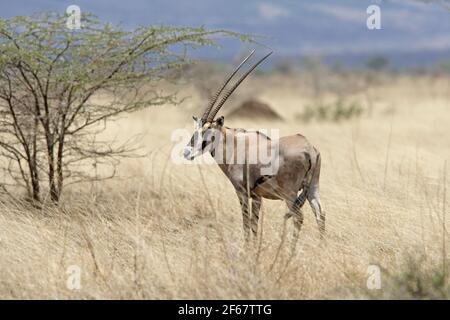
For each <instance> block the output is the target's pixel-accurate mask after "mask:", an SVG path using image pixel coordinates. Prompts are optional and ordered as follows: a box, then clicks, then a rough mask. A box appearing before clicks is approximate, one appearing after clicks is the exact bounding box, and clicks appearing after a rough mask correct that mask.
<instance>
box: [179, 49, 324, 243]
mask: <svg viewBox="0 0 450 320" xmlns="http://www.w3.org/2000/svg"><path fill="white" fill-rule="evenodd" d="M253 53H254V50H253V51H252V52H251V53H250V55H248V56H247V57H246V58H245V59H244V60H243V61H242V62H241V63H240V64H239V66H238V67H237V68H236V69H235V70H234V71H233V72H232V73H231V75H229V77H228V78H227V79H226V81H225V82H224V83H223V85H222V86H221V87H220V89H219V90H218V91H217V92H216V94H215V95H214V96H213V97H212V99H211V101H210V103H209V105H208V106H207V108H206V110H205V112H204V114H203V116H202V117H201V118H200V119H197V118H196V117H194V120H195V121H196V129H195V131H194V134H193V135H192V138H191V140H190V142H189V143H188V144H187V146H186V147H185V149H184V157H185V158H186V159H188V160H193V159H194V158H195V157H197V156H198V155H201V154H203V153H204V152H206V151H207V152H210V153H211V155H212V156H213V157H214V159H215V160H216V162H217V163H218V165H219V167H220V169H222V171H223V172H224V173H225V175H226V176H227V177H228V179H229V180H230V181H231V183H232V185H233V186H234V188H235V190H236V193H237V196H238V198H239V202H240V204H241V209H242V216H243V225H244V233H245V238H246V240H248V239H249V237H250V229H251V230H252V232H253V234H254V235H255V236H256V235H257V230H258V219H259V211H260V208H261V198H266V199H273V200H284V201H285V202H286V204H287V206H288V208H289V213H288V214H286V216H285V218H286V219H287V218H289V217H294V225H295V229H294V230H295V233H296V235H298V232H299V231H300V228H301V226H302V223H303V214H302V212H301V210H300V209H301V207H302V206H303V204H304V203H305V201H306V199H307V200H308V202H309V204H310V205H311V208H312V210H313V212H314V214H315V217H316V221H317V224H318V227H319V231H320V234H321V236H323V235H324V232H325V214H324V213H323V212H322V209H321V205H320V200H319V176H320V153H319V151H317V149H315V148H314V147H313V146H312V145H311V144H310V143H309V142H308V140H307V139H306V138H305V137H304V136H302V135H301V134H296V135H291V136H285V137H281V138H279V139H276V140H272V139H270V138H269V137H268V136H266V135H264V134H262V133H260V132H258V131H256V132H253V131H246V130H243V129H232V128H228V127H225V126H224V117H223V116H221V117H219V118H217V119H214V118H215V116H216V114H217V112H218V111H219V110H220V108H221V107H222V106H223V104H224V103H225V101H226V100H227V99H228V97H229V96H230V95H231V94H232V93H233V91H234V90H235V89H236V88H237V87H238V86H239V84H240V83H241V82H242V81H243V80H244V79H245V78H246V77H247V76H248V75H249V74H250V73H251V72H252V71H253V70H254V69H255V68H256V67H257V66H258V65H259V64H260V63H261V62H262V61H264V60H265V59H266V58H267V57H268V56H269V55H270V54H271V53H272V52H270V53H269V54H267V55H266V56H265V57H263V58H262V59H261V60H259V61H258V62H257V63H255V64H254V65H253V66H252V67H251V68H250V69H249V70H248V71H247V72H246V73H244V74H243V75H242V76H241V78H240V79H239V80H238V81H237V82H236V84H234V85H233V86H232V87H231V88H230V89H229V90H227V91H226V92H225V93H224V95H223V97H222V99H221V100H220V101H219V103H218V104H217V105H216V106H215V107H214V104H215V103H216V102H217V100H218V98H219V96H220V95H221V93H222V91H223V90H224V89H225V87H226V86H227V84H228V83H229V82H230V80H231V79H232V78H233V76H234V75H235V74H236V73H237V72H238V71H239V69H240V68H241V67H242V65H243V64H244V63H245V62H246V61H247V60H248V59H249V58H250V57H251V56H252V55H253ZM240 142H243V143H240ZM238 145H244V146H245V147H244V148H241V149H240V150H239V148H238ZM274 150H275V152H274ZM261 151H262V152H261ZM264 152H267V153H270V154H271V157H270V159H271V160H272V163H270V164H269V169H273V170H272V171H271V170H267V169H268V164H267V162H264V163H263V162H262V161H261V159H260V158H258V157H256V160H255V157H252V155H255V154H261V153H264ZM274 153H276V154H274ZM237 158H241V159H243V161H236V159H237ZM275 162H276V164H275ZM250 203H251V209H250ZM250 211H251V215H250Z"/></svg>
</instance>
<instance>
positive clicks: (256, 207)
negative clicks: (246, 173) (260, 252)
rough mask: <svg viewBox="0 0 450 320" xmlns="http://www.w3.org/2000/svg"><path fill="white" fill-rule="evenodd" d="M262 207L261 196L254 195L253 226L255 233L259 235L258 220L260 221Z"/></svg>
mask: <svg viewBox="0 0 450 320" xmlns="http://www.w3.org/2000/svg"><path fill="white" fill-rule="evenodd" d="M260 209H261V197H260V196H258V195H255V194H253V195H252V217H251V228H252V232H253V235H254V236H255V238H256V236H257V235H258V221H259V211H260Z"/></svg>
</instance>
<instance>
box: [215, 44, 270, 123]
mask: <svg viewBox="0 0 450 320" xmlns="http://www.w3.org/2000/svg"><path fill="white" fill-rule="evenodd" d="M272 53H273V52H272V51H271V52H269V53H268V54H266V55H265V56H264V57H263V58H262V59H261V60H259V61H258V62H257V63H255V64H254V65H253V67H251V68H250V70H248V71H247V72H246V73H244V74H243V75H242V77H241V78H240V79H239V80H238V82H236V83H235V85H234V86H233V87H232V88H231V89H230V90H228V91H227V92H226V93H225V95H224V96H223V98H222V100H220V102H219V104H217V105H216V107H215V108H214V109H213V110H212V111H211V112H210V113H209V115H208V118H207V120H208V121H212V120H213V119H214V117H215V116H216V114H217V112H219V110H220V108H221V107H222V106H223V104H224V103H225V101H227V99H228V98H229V97H230V95H231V94H232V93H233V92H234V90H236V88H237V87H238V86H239V85H240V84H241V82H242V81H244V79H245V78H247V76H248V75H249V74H250V73H251V72H252V71H253V70H254V69H255V68H256V67H257V66H259V64H260V63H261V62H263V61H264V60H266V58H267V57H269V56H270V55H271V54H272Z"/></svg>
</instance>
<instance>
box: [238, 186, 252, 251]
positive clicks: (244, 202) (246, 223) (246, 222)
mask: <svg viewBox="0 0 450 320" xmlns="http://www.w3.org/2000/svg"><path fill="white" fill-rule="evenodd" d="M236 192H237V195H238V198H239V203H240V204H241V210H242V223H243V227H244V236H245V241H246V242H248V241H249V240H250V201H249V200H250V199H249V198H248V197H247V195H246V194H245V193H243V192H240V191H238V190H237V191H236Z"/></svg>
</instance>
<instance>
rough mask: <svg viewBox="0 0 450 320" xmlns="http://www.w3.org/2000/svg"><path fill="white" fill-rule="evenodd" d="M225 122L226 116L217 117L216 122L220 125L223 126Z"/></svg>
mask: <svg viewBox="0 0 450 320" xmlns="http://www.w3.org/2000/svg"><path fill="white" fill-rule="evenodd" d="M224 122H225V118H224V117H223V116H220V117H219V118H217V120H216V123H217V125H219V126H223V124H224Z"/></svg>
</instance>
